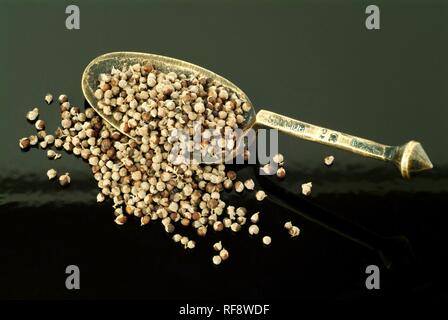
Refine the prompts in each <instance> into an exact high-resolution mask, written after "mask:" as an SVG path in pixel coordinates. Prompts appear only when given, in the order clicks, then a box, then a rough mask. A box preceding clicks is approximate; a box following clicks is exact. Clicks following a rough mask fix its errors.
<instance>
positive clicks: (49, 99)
mask: <svg viewBox="0 0 448 320" xmlns="http://www.w3.org/2000/svg"><path fill="white" fill-rule="evenodd" d="M44 99H45V102H46V103H47V104H51V103H52V102H53V95H52V94H51V93H47V94H46V95H45V98H44Z"/></svg>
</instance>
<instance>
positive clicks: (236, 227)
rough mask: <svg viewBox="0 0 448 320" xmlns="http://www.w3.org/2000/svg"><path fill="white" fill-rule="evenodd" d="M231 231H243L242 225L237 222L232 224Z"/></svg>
mask: <svg viewBox="0 0 448 320" xmlns="http://www.w3.org/2000/svg"><path fill="white" fill-rule="evenodd" d="M230 229H231V230H232V231H233V232H238V231H240V230H241V225H240V224H239V223H237V222H234V223H232V224H231V225H230Z"/></svg>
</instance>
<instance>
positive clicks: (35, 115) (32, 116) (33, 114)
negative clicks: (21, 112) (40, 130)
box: [26, 108, 39, 122]
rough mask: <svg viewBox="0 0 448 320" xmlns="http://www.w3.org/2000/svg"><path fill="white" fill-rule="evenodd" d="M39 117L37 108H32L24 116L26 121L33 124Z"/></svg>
mask: <svg viewBox="0 0 448 320" xmlns="http://www.w3.org/2000/svg"><path fill="white" fill-rule="evenodd" d="M38 117H39V108H34V109H33V110H31V111H28V112H27V114H26V118H27V119H28V121H31V122H34V121H36V120H37V118H38Z"/></svg>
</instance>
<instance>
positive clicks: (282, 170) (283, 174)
mask: <svg viewBox="0 0 448 320" xmlns="http://www.w3.org/2000/svg"><path fill="white" fill-rule="evenodd" d="M276 175H277V178H279V179H284V178H285V177H286V170H285V168H283V167H280V168H278V169H277V174H276Z"/></svg>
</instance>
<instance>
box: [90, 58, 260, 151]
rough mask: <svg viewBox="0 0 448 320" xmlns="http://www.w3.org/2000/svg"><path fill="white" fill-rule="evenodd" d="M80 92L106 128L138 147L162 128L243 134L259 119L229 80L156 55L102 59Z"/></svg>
mask: <svg viewBox="0 0 448 320" xmlns="http://www.w3.org/2000/svg"><path fill="white" fill-rule="evenodd" d="M82 88H83V92H84V96H85V97H86V99H87V101H88V102H89V103H90V105H91V106H92V107H93V108H94V109H95V110H96V111H97V112H98V113H99V114H100V115H101V116H102V117H103V118H104V119H105V120H106V121H107V122H109V123H110V124H112V125H113V126H114V127H115V128H117V129H118V130H120V131H121V132H122V133H124V134H126V135H127V136H128V137H130V138H132V139H135V140H137V141H138V142H141V138H142V137H143V136H145V135H148V134H150V132H151V131H153V130H157V129H159V128H160V127H164V128H166V129H168V130H169V129H173V128H177V129H180V128H184V127H188V128H192V122H193V121H196V122H199V123H202V126H203V129H218V130H223V132H224V130H225V129H226V128H231V129H236V128H238V127H240V128H242V127H244V126H245V125H246V124H248V123H249V122H250V120H251V119H252V118H253V116H254V114H255V113H254V111H253V108H252V104H251V102H250V100H249V98H248V97H247V96H246V95H245V94H244V92H243V91H242V90H240V89H239V88H238V87H237V86H236V85H234V84H233V83H231V82H230V81H228V80H227V79H225V78H223V77H221V76H219V75H217V74H215V73H213V72H211V71H209V70H207V69H204V68H202V67H199V66H197V65H194V64H191V63H188V62H185V61H182V60H177V59H173V58H169V57H165V56H159V55H153V54H146V53H135V52H114V53H109V54H105V55H102V56H99V57H97V58H96V59H94V60H93V61H92V62H91V63H90V64H89V65H88V66H87V67H86V69H85V70H84V73H83V77H82ZM159 120H162V121H159ZM173 121H174V122H173ZM176 122H177V124H176ZM163 133H164V134H166V132H165V131H164V132H163Z"/></svg>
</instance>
